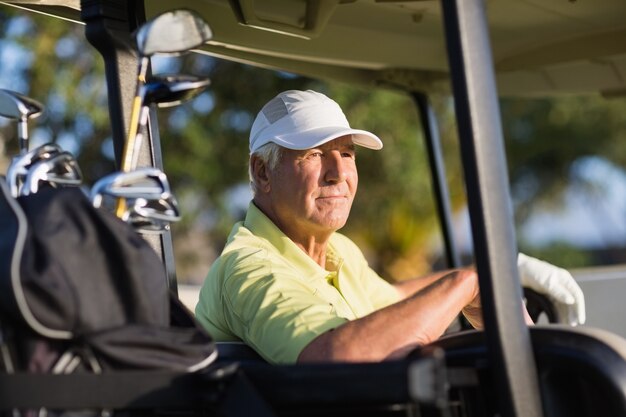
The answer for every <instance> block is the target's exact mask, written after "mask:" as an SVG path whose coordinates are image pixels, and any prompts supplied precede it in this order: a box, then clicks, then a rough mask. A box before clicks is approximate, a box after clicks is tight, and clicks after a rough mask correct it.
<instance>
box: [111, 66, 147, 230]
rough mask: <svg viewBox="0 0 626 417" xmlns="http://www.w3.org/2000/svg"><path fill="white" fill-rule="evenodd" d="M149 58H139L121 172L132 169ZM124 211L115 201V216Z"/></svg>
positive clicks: (122, 200)
mask: <svg viewBox="0 0 626 417" xmlns="http://www.w3.org/2000/svg"><path fill="white" fill-rule="evenodd" d="M149 62H150V58H148V57H145V56H144V57H141V60H140V61H139V69H138V71H137V87H136V91H135V97H134V98H133V106H132V109H131V114H130V125H129V127H128V138H127V139H126V143H125V144H124V150H123V152H122V165H121V171H122V172H129V171H130V170H131V169H132V165H133V163H132V161H133V159H134V153H135V152H134V150H135V141H136V140H137V132H138V130H139V117H140V114H141V106H142V104H143V100H142V97H141V87H142V85H143V84H145V82H146V72H147V71H148V64H149ZM125 211H126V202H125V201H124V199H123V198H119V199H118V200H117V204H116V206H115V215H116V216H117V217H119V218H121V217H122V215H123V214H124V212H125Z"/></svg>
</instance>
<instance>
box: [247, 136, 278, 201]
mask: <svg viewBox="0 0 626 417" xmlns="http://www.w3.org/2000/svg"><path fill="white" fill-rule="evenodd" d="M252 156H256V157H257V158H259V159H260V160H261V161H262V162H263V163H264V164H265V166H266V167H267V169H268V171H273V170H274V169H276V166H277V165H278V163H279V162H280V159H281V158H282V156H283V147H282V146H280V145H278V144H276V143H274V142H268V143H266V144H265V145H263V146H261V147H260V148H259V149H257V150H256V151H255V152H253V153H252V154H251V155H250V159H252ZM248 176H249V177H250V188H252V194H256V193H257V191H258V189H257V187H256V183H255V182H254V173H253V172H252V164H251V163H248Z"/></svg>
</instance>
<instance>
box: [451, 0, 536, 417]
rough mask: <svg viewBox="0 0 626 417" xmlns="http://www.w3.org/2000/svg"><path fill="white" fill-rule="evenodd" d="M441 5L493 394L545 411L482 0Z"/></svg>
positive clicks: (529, 416) (526, 409)
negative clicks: (525, 306) (526, 312)
mask: <svg viewBox="0 0 626 417" xmlns="http://www.w3.org/2000/svg"><path fill="white" fill-rule="evenodd" d="M441 4H442V8H443V16H444V25H445V31H446V43H447V50H448V59H449V65H450V73H451V76H452V87H453V91H454V101H455V108H456V115H457V125H458V126H457V128H458V130H459V138H460V142H461V153H462V160H463V168H464V172H465V180H466V187H467V194H468V205H469V212H470V219H471V224H472V234H473V242H474V249H475V252H476V267H477V272H478V274H479V284H480V292H481V302H482V307H483V313H484V319H485V332H486V339H487V348H488V351H489V353H490V355H489V358H490V363H489V368H490V370H491V372H492V376H493V378H494V382H495V383H494V386H495V387H496V388H497V389H498V392H497V393H496V394H495V397H496V398H497V399H498V401H499V404H498V405H499V408H500V415H502V416H506V417H514V416H517V417H540V416H542V415H543V412H542V408H541V398H540V393H539V388H538V379H537V370H536V369H537V368H536V365H535V360H534V356H533V351H532V347H531V343H530V332H529V331H528V328H527V326H526V325H525V323H524V320H523V316H522V291H521V286H520V280H519V272H518V270H517V248H516V242H515V231H514V228H513V224H512V219H513V210H512V207H511V201H510V197H509V185H508V174H507V167H506V158H505V153H504V145H503V135H502V126H501V122H500V109H499V104H498V96H497V90H496V85H495V75H494V69H493V58H492V55H491V46H490V42H489V34H488V27H487V20H486V16H485V8H484V7H485V5H484V2H483V0H444V1H442V2H441Z"/></svg>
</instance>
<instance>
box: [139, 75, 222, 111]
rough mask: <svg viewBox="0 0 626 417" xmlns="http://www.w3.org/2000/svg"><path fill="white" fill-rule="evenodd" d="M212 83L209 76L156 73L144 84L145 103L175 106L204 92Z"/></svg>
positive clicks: (158, 105)
mask: <svg viewBox="0 0 626 417" xmlns="http://www.w3.org/2000/svg"><path fill="white" fill-rule="evenodd" d="M209 84H211V80H209V79H208V78H202V77H195V76H192V75H155V76H153V77H150V78H149V79H148V80H147V81H146V83H145V84H144V85H143V86H142V88H143V89H144V91H143V92H142V93H143V94H142V95H143V104H144V106H150V105H151V104H155V105H156V106H157V107H173V106H177V105H179V104H180V103H183V102H185V101H187V100H190V99H192V98H194V97H196V96H198V95H199V94H200V93H202V92H203V91H204V90H205V89H206V88H207V87H208V86H209Z"/></svg>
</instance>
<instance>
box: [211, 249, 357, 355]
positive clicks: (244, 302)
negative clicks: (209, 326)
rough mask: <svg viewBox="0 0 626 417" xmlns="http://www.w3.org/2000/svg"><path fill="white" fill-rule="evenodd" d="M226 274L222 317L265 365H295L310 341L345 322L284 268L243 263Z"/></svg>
mask: <svg viewBox="0 0 626 417" xmlns="http://www.w3.org/2000/svg"><path fill="white" fill-rule="evenodd" d="M261 258H262V257H261ZM229 269H230V271H229V273H228V274H227V277H226V279H225V280H224V286H223V288H222V298H223V300H222V305H223V306H224V315H225V318H226V320H227V321H228V323H229V326H230V327H231V328H232V329H233V331H234V333H236V334H238V335H239V336H240V337H241V338H242V340H243V341H244V342H245V343H246V344H248V345H250V346H251V347H253V348H254V349H255V350H256V351H257V352H259V353H260V354H261V356H263V357H264V358H265V359H266V360H268V361H269V362H272V363H285V364H288V363H295V362H296V360H297V359H298V356H299V355H300V352H301V351H302V349H304V347H306V346H307V345H308V344H309V343H310V342H311V341H312V340H313V339H315V338H316V337H317V336H319V335H320V334H322V333H324V332H326V331H328V330H330V329H333V328H336V327H339V326H341V325H342V324H344V323H345V322H346V321H347V319H345V318H342V317H339V316H338V315H337V314H336V313H335V311H334V307H333V306H332V305H330V304H329V303H328V302H327V301H325V300H324V299H322V298H321V297H319V296H316V291H315V289H314V288H313V287H311V286H309V285H307V283H306V282H305V281H304V280H301V279H298V277H297V276H294V272H293V270H290V269H289V268H288V267H286V266H284V265H277V264H275V263H271V264H269V263H268V262H267V259H257V260H250V259H248V260H246V261H245V262H241V263H239V264H238V265H233V266H232V267H230V268H229Z"/></svg>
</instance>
